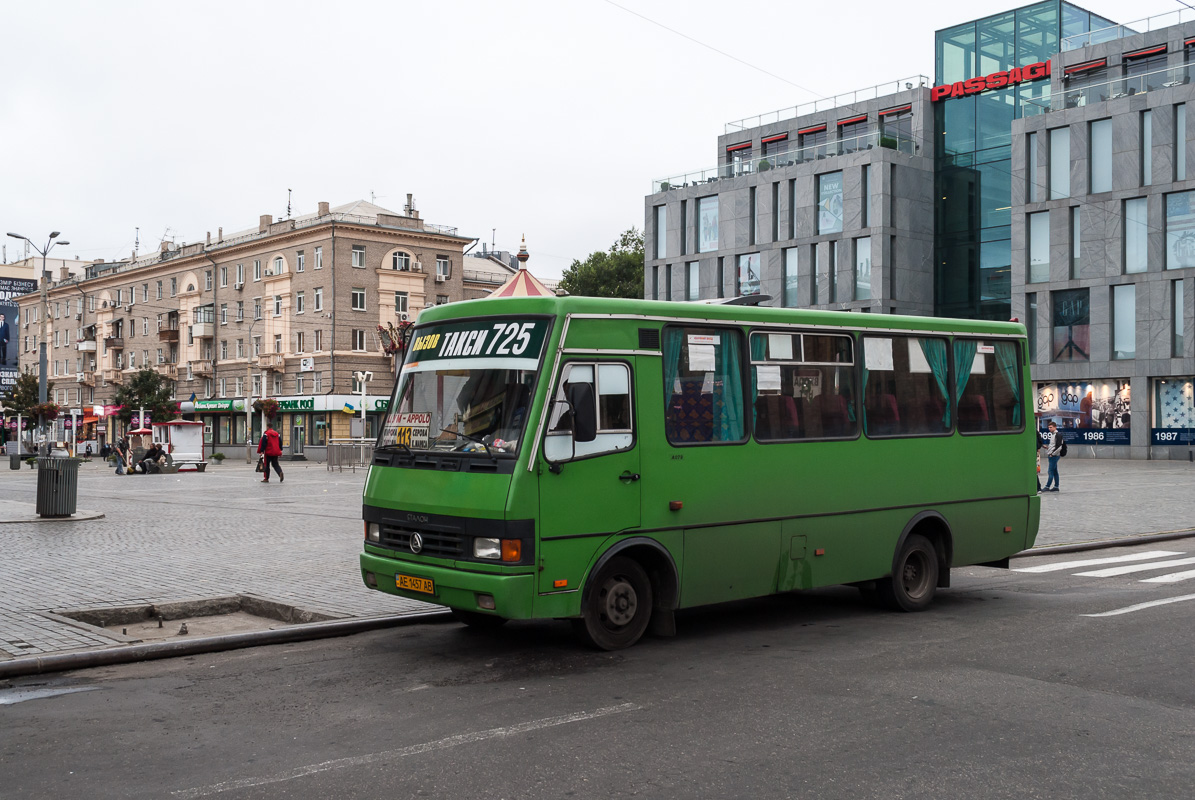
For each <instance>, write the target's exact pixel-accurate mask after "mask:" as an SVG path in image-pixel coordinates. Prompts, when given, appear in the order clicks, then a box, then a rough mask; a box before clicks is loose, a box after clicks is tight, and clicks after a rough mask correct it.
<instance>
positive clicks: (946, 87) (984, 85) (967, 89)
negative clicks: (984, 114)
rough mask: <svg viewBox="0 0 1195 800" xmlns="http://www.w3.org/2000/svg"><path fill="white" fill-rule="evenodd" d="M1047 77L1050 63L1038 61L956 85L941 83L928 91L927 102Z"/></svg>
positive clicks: (959, 82)
mask: <svg viewBox="0 0 1195 800" xmlns="http://www.w3.org/2000/svg"><path fill="white" fill-rule="evenodd" d="M1048 77H1050V62H1049V61H1039V62H1038V63H1036V64H1029V65H1027V66H1024V67H1013V68H1012V69H1010V70H1004V71H1001V72H993V73H992V74H991V75H984V76H983V77H980V78H968V79H967V80H965V81H957V82H956V83H943V84H941V85H940V86H935V87H934V88H932V89H930V90H929V100H930V102H931V103H936V102H938V101H939V100H942V99H944V98H948V97H966V96H967V95H972V94H979V93H980V92H986V91H987V90H989V89H1003V88H1004V87H1005V86H1013V85H1015V84H1018V83H1026V82H1028V81H1037V80H1041V79H1042V78H1048Z"/></svg>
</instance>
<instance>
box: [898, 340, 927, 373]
mask: <svg viewBox="0 0 1195 800" xmlns="http://www.w3.org/2000/svg"><path fill="white" fill-rule="evenodd" d="M907 341H908V343H909V372H932V371H933V370H931V369H930V368H929V362H928V361H926V360H925V351H924V350H922V349H921V340H920V339H909V340H907ZM889 369H891V367H889Z"/></svg>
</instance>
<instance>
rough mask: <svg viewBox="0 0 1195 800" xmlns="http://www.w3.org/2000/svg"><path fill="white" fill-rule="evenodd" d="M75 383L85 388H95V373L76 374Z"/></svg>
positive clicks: (88, 371)
mask: <svg viewBox="0 0 1195 800" xmlns="http://www.w3.org/2000/svg"><path fill="white" fill-rule="evenodd" d="M75 381H76V382H78V383H80V384H82V385H83V386H95V373H94V372H92V371H90V370H87V371H85V372H77V373H75Z"/></svg>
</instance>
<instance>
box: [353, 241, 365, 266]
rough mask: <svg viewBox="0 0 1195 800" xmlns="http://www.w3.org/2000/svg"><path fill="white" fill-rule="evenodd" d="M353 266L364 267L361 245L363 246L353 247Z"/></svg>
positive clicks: (363, 247) (363, 250) (363, 246)
mask: <svg viewBox="0 0 1195 800" xmlns="http://www.w3.org/2000/svg"><path fill="white" fill-rule="evenodd" d="M353 266H354V267H364V266H365V245H363V244H355V245H353Z"/></svg>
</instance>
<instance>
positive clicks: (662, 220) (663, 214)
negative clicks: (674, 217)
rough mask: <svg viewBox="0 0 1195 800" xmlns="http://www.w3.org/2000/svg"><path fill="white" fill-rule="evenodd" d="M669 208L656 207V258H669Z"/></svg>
mask: <svg viewBox="0 0 1195 800" xmlns="http://www.w3.org/2000/svg"><path fill="white" fill-rule="evenodd" d="M667 239H668V206H656V258H667V257H668V246H667Z"/></svg>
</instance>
